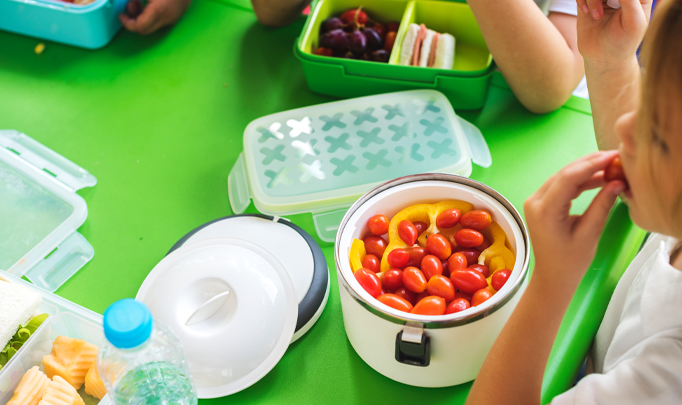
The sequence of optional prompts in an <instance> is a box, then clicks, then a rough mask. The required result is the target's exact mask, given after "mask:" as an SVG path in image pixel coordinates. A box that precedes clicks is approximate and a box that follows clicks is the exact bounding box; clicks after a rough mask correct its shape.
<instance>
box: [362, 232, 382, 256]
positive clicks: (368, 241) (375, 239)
mask: <svg viewBox="0 0 682 405" xmlns="http://www.w3.org/2000/svg"><path fill="white" fill-rule="evenodd" d="M364 242H365V251H366V252H367V254H369V255H374V256H376V257H384V250H386V246H387V245H388V244H387V243H386V241H385V240H384V238H382V237H381V236H376V235H372V236H368V237H366V238H365V241H364Z"/></svg>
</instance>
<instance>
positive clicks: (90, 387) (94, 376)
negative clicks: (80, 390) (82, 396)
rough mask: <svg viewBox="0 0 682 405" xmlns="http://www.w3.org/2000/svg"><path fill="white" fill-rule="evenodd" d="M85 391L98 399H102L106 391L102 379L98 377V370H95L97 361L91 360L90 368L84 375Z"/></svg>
mask: <svg viewBox="0 0 682 405" xmlns="http://www.w3.org/2000/svg"><path fill="white" fill-rule="evenodd" d="M85 393H86V394H88V395H92V396H93V397H96V398H99V399H102V397H104V396H105V395H106V393H107V389H106V387H105V386H104V381H102V379H101V378H100V377H99V371H97V361H93V362H92V365H91V366H90V370H88V373H87V374H86V375H85Z"/></svg>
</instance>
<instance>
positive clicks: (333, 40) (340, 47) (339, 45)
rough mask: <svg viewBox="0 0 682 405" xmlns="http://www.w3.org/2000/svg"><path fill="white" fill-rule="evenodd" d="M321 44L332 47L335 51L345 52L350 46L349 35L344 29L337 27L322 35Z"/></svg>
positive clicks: (324, 46) (323, 46)
mask: <svg viewBox="0 0 682 405" xmlns="http://www.w3.org/2000/svg"><path fill="white" fill-rule="evenodd" d="M320 46H321V47H322V48H329V49H332V50H333V51H334V52H343V51H345V50H346V48H348V37H346V33H345V32H343V30H342V29H339V28H337V29H335V30H331V31H329V32H328V33H326V34H324V35H322V36H321V37H320Z"/></svg>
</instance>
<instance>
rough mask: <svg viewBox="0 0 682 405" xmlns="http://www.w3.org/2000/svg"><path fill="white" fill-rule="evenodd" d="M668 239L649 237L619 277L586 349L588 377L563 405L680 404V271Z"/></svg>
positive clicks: (557, 404)
mask: <svg viewBox="0 0 682 405" xmlns="http://www.w3.org/2000/svg"><path fill="white" fill-rule="evenodd" d="M676 244H677V241H676V240H675V239H673V238H670V237H667V236H662V235H655V234H654V235H652V236H651V238H650V240H649V241H648V242H647V244H646V245H645V246H644V248H643V249H642V251H641V252H640V253H639V254H638V255H637V257H635V259H634V260H633V261H632V263H631V264H630V266H629V267H628V269H627V270H626V271H625V273H624V274H623V276H622V277H621V279H620V281H619V282H618V285H617V286H616V289H615V291H614V293H613V296H612V297H611V301H610V302H609V306H608V308H607V310H606V314H605V315H604V319H603V320H602V323H601V326H600V327H599V331H598V332H597V336H596V338H595V341H594V346H593V349H592V360H593V362H594V370H595V373H594V374H589V375H587V376H585V377H584V378H583V379H582V380H580V381H579V382H578V384H577V385H576V386H575V387H573V388H572V389H570V390H568V391H566V392H565V393H563V394H561V395H559V396H557V397H555V398H554V400H553V401H552V405H563V404H581V405H582V404H638V405H639V404H680V403H682V271H680V270H677V269H675V268H674V267H673V266H671V265H670V253H671V251H672V249H673V248H674V247H675V245H676Z"/></svg>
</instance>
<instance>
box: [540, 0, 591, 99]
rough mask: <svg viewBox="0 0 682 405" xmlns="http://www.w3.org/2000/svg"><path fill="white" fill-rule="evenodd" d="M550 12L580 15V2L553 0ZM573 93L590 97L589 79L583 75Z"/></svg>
mask: <svg viewBox="0 0 682 405" xmlns="http://www.w3.org/2000/svg"><path fill="white" fill-rule="evenodd" d="M549 12H550V13H563V14H568V15H573V16H578V4H577V3H576V0H551V2H550V3H549ZM573 95H574V96H578V97H581V98H590V94H589V92H588V91H587V79H585V76H583V78H582V80H581V81H580V83H578V87H576V88H575V90H573Z"/></svg>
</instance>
